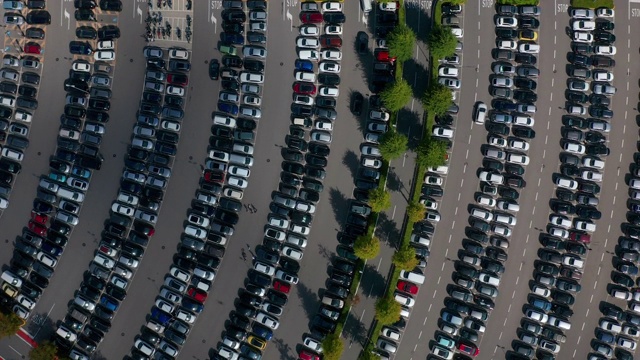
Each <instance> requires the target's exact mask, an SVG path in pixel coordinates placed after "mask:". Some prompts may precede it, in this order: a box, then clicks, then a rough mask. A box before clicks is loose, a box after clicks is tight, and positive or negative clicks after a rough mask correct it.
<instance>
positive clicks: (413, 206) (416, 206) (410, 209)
mask: <svg viewBox="0 0 640 360" xmlns="http://www.w3.org/2000/svg"><path fill="white" fill-rule="evenodd" d="M426 212H427V209H425V207H424V205H422V204H420V203H418V202H415V201H412V202H410V203H409V205H407V217H408V218H409V221H411V222H416V221H420V220H422V219H424V216H425V213H426Z"/></svg>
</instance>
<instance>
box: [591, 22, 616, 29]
mask: <svg viewBox="0 0 640 360" xmlns="http://www.w3.org/2000/svg"><path fill="white" fill-rule="evenodd" d="M613 29H615V25H614V24H613V23H612V22H611V21H607V20H602V21H596V30H607V31H611V30H613Z"/></svg>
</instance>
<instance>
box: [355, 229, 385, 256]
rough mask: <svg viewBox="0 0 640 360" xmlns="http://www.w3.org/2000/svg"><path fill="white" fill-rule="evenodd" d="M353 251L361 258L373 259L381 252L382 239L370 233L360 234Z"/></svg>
mask: <svg viewBox="0 0 640 360" xmlns="http://www.w3.org/2000/svg"><path fill="white" fill-rule="evenodd" d="M353 252H354V253H355V254H356V256H357V257H359V258H360V259H363V260H369V259H373V258H375V257H376V256H378V253H380V239H378V238H377V237H375V236H369V235H362V236H358V238H357V239H356V242H355V244H353Z"/></svg>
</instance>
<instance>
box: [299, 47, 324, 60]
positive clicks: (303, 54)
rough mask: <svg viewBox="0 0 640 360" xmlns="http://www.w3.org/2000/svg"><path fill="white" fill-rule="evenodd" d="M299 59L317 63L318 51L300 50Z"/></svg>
mask: <svg viewBox="0 0 640 360" xmlns="http://www.w3.org/2000/svg"><path fill="white" fill-rule="evenodd" d="M298 58H300V60H312V61H316V60H318V58H319V56H318V52H317V51H315V50H307V49H305V50H298Z"/></svg>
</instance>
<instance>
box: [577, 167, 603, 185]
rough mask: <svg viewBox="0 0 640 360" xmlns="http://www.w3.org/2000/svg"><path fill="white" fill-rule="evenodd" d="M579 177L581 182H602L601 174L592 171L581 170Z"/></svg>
mask: <svg viewBox="0 0 640 360" xmlns="http://www.w3.org/2000/svg"><path fill="white" fill-rule="evenodd" d="M580 177H581V178H582V179H583V180H592V181H597V182H602V173H600V172H597V171H593V170H582V173H581V174H580Z"/></svg>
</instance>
